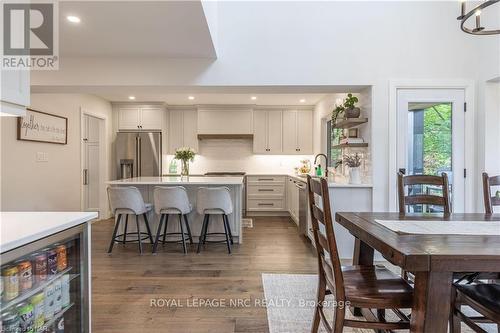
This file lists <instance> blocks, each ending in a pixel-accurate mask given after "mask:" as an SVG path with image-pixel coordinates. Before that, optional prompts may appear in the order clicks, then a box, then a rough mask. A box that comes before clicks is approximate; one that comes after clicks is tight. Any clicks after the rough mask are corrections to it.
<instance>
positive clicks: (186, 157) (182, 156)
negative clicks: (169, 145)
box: [175, 147, 196, 176]
mask: <svg viewBox="0 0 500 333" xmlns="http://www.w3.org/2000/svg"><path fill="white" fill-rule="evenodd" d="M195 155H196V153H195V151H194V149H193V148H189V147H182V148H179V149H177V150H176V151H175V159H176V160H180V161H181V164H182V168H181V176H189V162H192V161H193V160H194V156H195Z"/></svg>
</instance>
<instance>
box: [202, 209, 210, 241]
mask: <svg viewBox="0 0 500 333" xmlns="http://www.w3.org/2000/svg"><path fill="white" fill-rule="evenodd" d="M209 223H210V214H207V224H205V231H204V232H203V245H205V244H206V243H207V234H208V224H209Z"/></svg>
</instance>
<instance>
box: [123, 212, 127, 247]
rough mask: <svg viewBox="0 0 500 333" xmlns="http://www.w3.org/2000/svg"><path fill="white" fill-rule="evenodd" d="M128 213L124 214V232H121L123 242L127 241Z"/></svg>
mask: <svg viewBox="0 0 500 333" xmlns="http://www.w3.org/2000/svg"><path fill="white" fill-rule="evenodd" d="M127 227H128V214H125V232H124V233H123V244H125V243H126V242H127Z"/></svg>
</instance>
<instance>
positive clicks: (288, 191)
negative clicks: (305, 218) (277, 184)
mask: <svg viewBox="0 0 500 333" xmlns="http://www.w3.org/2000/svg"><path fill="white" fill-rule="evenodd" d="M292 186H293V180H292V178H291V177H287V179H286V209H287V210H288V212H289V213H290V214H292Z"/></svg>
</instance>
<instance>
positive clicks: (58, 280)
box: [0, 225, 89, 333]
mask: <svg viewBox="0 0 500 333" xmlns="http://www.w3.org/2000/svg"><path fill="white" fill-rule="evenodd" d="M87 237H88V229H87V225H81V226H77V227H74V228H71V229H68V230H65V231H63V232H60V233H57V234H54V235H52V236H49V237H47V238H44V239H41V240H38V241H35V242H33V243H29V244H27V245H24V246H22V247H19V248H17V249H14V250H11V251H9V252H6V253H2V254H1V273H2V278H1V279H0V281H1V282H0V283H1V286H0V291H1V303H0V310H1V325H2V326H1V327H0V332H9V333H10V332H15V333H25V332H29V333H42V332H43V333H64V332H71V333H73V332H82V333H85V332H89V321H88V312H89V305H88V260H87V258H88V247H87Z"/></svg>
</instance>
